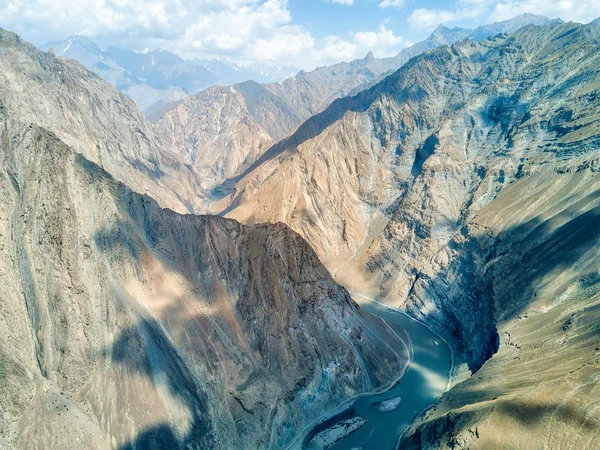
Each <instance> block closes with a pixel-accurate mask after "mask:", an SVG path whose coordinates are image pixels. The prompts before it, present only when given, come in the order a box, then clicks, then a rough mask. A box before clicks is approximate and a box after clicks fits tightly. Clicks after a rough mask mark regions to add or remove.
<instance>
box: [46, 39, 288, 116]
mask: <svg viewBox="0 0 600 450" xmlns="http://www.w3.org/2000/svg"><path fill="white" fill-rule="evenodd" d="M41 49H42V50H46V51H47V50H50V49H52V50H53V51H54V53H55V54H56V55H57V56H61V57H66V58H70V59H75V60H77V61H79V62H80V63H82V64H83V65H84V66H85V67H86V68H87V69H88V70H90V71H93V72H95V73H97V74H98V75H100V76H101V77H102V78H104V79H105V80H106V81H108V82H109V83H111V84H112V85H113V86H115V87H116V88H117V89H119V90H120V91H122V92H123V93H125V94H127V95H128V96H129V97H131V98H132V99H133V100H134V101H135V102H136V104H137V105H138V107H139V108H140V109H141V110H142V111H143V112H144V113H145V114H151V113H152V112H153V111H155V110H156V109H159V108H160V107H162V106H163V105H164V104H166V103H169V102H172V101H175V100H180V99H182V98H184V97H185V96H187V95H189V94H194V93H196V92H198V91H200V90H201V89H204V88H206V87H209V86H211V85H214V84H221V85H227V84H233V83H238V82H241V81H246V80H256V81H259V82H265V83H270V82H274V81H279V80H282V79H283V78H285V77H287V76H290V75H292V74H294V73H295V72H296V70H295V69H294V68H292V67H283V66H270V65H266V64H250V65H246V66H242V65H238V64H236V63H234V62H231V61H227V60H225V59H198V58H194V59H192V60H185V59H183V58H181V57H179V56H178V55H176V54H175V53H172V52H170V51H167V50H165V49H156V50H152V51H148V52H146V53H138V52H134V51H131V50H124V49H121V48H118V47H108V48H107V49H106V50H101V49H100V48H99V47H98V46H97V45H96V44H95V43H94V42H93V41H92V40H90V39H89V38H86V37H85V36H71V37H69V38H67V39H65V40H63V41H56V42H50V43H48V44H45V45H43V46H42V47H41Z"/></svg>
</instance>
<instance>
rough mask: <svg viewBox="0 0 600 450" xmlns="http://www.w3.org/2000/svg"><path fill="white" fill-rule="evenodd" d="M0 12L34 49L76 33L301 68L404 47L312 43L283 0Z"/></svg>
mask: <svg viewBox="0 0 600 450" xmlns="http://www.w3.org/2000/svg"><path fill="white" fill-rule="evenodd" d="M328 1H336V2H338V3H344V4H348V5H350V4H352V3H353V0H328ZM0 8H1V9H2V11H3V14H2V15H0V25H2V26H4V27H6V28H9V29H12V30H15V31H17V32H18V33H21V34H22V35H23V37H25V38H26V39H29V40H32V41H34V43H36V44H43V43H46V42H48V41H52V40H58V39H63V38H65V37H67V36H69V35H73V34H81V35H84V36H87V37H89V38H91V39H93V40H95V41H97V42H98V43H99V44H100V45H101V46H108V45H118V46H120V47H125V48H130V49H133V50H144V49H152V48H157V47H163V48H166V49H167V50H171V51H173V52H175V53H177V54H179V55H181V56H183V57H188V58H193V57H214V56H226V57H229V58H231V59H233V60H235V61H238V62H242V63H243V62H272V63H280V64H293V65H296V66H300V67H302V68H305V69H311V68H313V67H314V66H315V65H324V64H332V63H335V62H339V61H341V60H351V59H354V58H357V57H362V56H364V55H365V54H366V53H367V52H368V51H369V50H372V51H373V52H374V53H375V54H378V55H387V54H390V52H393V51H396V50H398V47H399V46H400V45H402V42H403V40H402V38H400V37H398V36H395V35H394V34H393V32H392V31H391V30H388V29H386V28H385V26H381V27H380V28H379V29H377V30H376V31H359V32H351V33H349V34H348V35H347V37H345V38H340V37H338V36H327V37H325V38H320V39H315V38H314V37H313V36H312V35H311V33H310V32H309V31H308V30H306V29H305V28H304V27H302V26H301V25H298V24H294V23H293V19H292V16H291V13H290V10H289V8H288V0H77V1H73V0H0Z"/></svg>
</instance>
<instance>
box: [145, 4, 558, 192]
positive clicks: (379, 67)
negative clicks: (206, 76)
mask: <svg viewBox="0 0 600 450" xmlns="http://www.w3.org/2000/svg"><path fill="white" fill-rule="evenodd" d="M549 21H550V20H549V19H547V18H545V17H541V16H535V15H531V14H527V15H523V16H519V17H517V18H515V19H512V20H508V21H505V22H499V23H494V24H489V25H486V26H481V27H478V28H476V29H474V30H468V29H464V28H453V29H450V28H447V27H444V26H440V27H438V28H437V29H436V30H435V31H434V32H433V33H432V35H431V36H430V37H429V38H428V39H426V40H425V41H423V42H419V43H417V44H414V45H413V46H411V47H408V48H406V49H403V50H402V51H401V52H400V53H399V54H398V55H396V56H394V57H392V58H381V59H378V58H374V57H373V54H372V53H369V54H368V55H367V57H366V58H364V59H359V60H355V61H351V62H349V63H340V64H336V65H333V66H327V67H319V68H317V69H316V70H314V71H312V72H304V71H301V72H299V73H298V74H297V75H295V76H293V77H290V78H287V79H286V80H284V81H282V82H279V83H273V84H267V85H264V84H259V83H255V82H248V83H240V84H236V85H234V86H232V87H231V88H225V87H217V86H215V87H212V88H209V89H207V90H206V91H203V92H200V93H198V94H197V95H195V96H191V97H187V98H186V99H184V100H182V101H180V102H176V103H174V104H172V105H167V106H166V107H165V108H164V109H162V110H158V111H157V112H156V113H155V114H153V115H152V116H151V118H153V119H155V120H156V129H157V131H158V132H159V134H160V135H161V136H162V137H163V138H164V139H165V140H166V141H167V142H169V143H171V144H172V145H173V146H174V147H175V148H176V149H177V150H178V151H179V153H180V154H181V155H182V156H184V157H186V158H187V160H188V161H189V163H190V164H192V165H194V166H195V167H196V168H197V169H198V170H200V171H201V172H202V173H203V175H204V177H205V178H206V179H208V180H210V182H209V183H211V185H212V186H217V185H218V184H220V183H221V182H223V181H224V180H226V179H228V178H232V177H235V176H237V175H239V174H240V173H242V172H243V171H244V170H245V169H247V168H248V167H249V166H250V165H251V164H252V163H253V162H254V161H256V159H257V158H258V157H259V156H260V155H262V154H263V153H264V152H265V151H266V150H267V149H268V148H269V147H270V146H271V145H273V144H274V143H275V142H277V141H279V140H281V139H283V138H285V137H287V136H289V135H290V134H291V133H292V132H293V131H294V130H295V129H296V128H297V127H298V126H299V125H300V124H301V123H302V122H304V121H305V120H307V119H308V118H309V117H311V116H313V115H314V114H316V113H319V112H321V111H322V110H323V109H325V108H326V107H327V106H329V104H330V103H331V102H332V101H333V100H335V99H337V98H340V97H344V96H346V95H348V94H355V93H357V92H359V91H361V90H363V89H365V88H367V87H368V86H369V85H371V84H373V83H375V82H376V81H380V80H381V79H382V78H384V77H385V76H386V75H388V74H390V73H391V72H392V71H394V70H397V69H398V68H400V67H401V66H402V65H403V64H405V63H406V62H408V61H409V60H410V59H411V58H413V57H414V56H416V55H419V54H421V53H423V52H425V51H427V50H431V49H433V48H436V47H439V46H440V45H446V44H452V43H453V42H457V41H459V40H462V39H465V38H467V37H473V38H474V39H476V40H482V39H485V38H487V37H489V36H494V35H496V34H498V33H500V32H510V31H515V30H517V29H518V28H521V27H522V26H524V25H526V24H528V23H535V24H539V25H541V24H545V23H548V22H549Z"/></svg>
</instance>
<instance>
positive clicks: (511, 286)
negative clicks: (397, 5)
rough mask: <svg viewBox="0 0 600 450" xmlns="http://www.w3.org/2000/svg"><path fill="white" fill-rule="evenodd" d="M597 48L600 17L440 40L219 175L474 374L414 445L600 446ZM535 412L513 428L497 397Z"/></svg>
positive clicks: (250, 217) (355, 287)
mask: <svg viewBox="0 0 600 450" xmlns="http://www.w3.org/2000/svg"><path fill="white" fill-rule="evenodd" d="M599 49H600V24H599V22H598V21H596V22H592V23H590V24H588V25H580V24H575V23H568V24H560V23H554V24H550V25H548V26H544V27H536V26H529V27H525V28H523V29H521V30H519V31H518V32H516V33H514V34H512V35H500V36H497V37H494V38H492V39H490V40H487V41H483V42H481V43H477V42H474V41H472V40H466V41H462V42H460V43H457V44H454V45H452V46H450V47H442V48H440V49H437V50H433V51H431V52H428V53H426V54H424V55H422V56H420V57H417V58H414V59H412V60H411V61H410V62H409V63H408V64H406V65H405V66H404V67H403V68H401V69H400V70H399V71H397V72H396V73H394V74H393V75H391V76H389V77H387V78H386V79H384V80H383V81H382V82H380V83H379V84H377V85H375V86H373V87H372V88H370V89H368V90H367V91H364V92H362V93H359V94H358V95H356V96H354V97H348V98H344V99H341V100H338V101H336V102H334V103H333V104H332V105H331V106H330V107H329V108H328V109H327V110H325V111H324V112H323V113H321V114H318V115H316V116H314V117H313V118H311V119H310V120H308V121H307V122H305V123H304V124H303V125H302V126H301V127H300V128H299V129H298V131H297V132H296V133H295V134H293V135H292V136H291V137H290V138H289V139H286V140H284V141H282V142H280V143H278V144H277V145H275V146H273V147H272V148H271V149H270V150H269V151H267V153H265V155H264V156H263V157H262V158H261V159H259V160H258V161H257V163H256V164H255V165H254V166H253V167H251V169H250V170H248V171H247V172H245V173H244V174H243V175H242V176H241V177H240V179H239V181H237V183H236V184H234V185H229V186H227V184H225V187H226V188H227V189H230V190H231V192H232V195H231V197H229V198H228V199H226V200H225V201H224V202H223V203H222V207H223V212H224V213H225V214H227V215H228V216H230V217H234V218H237V219H239V220H241V221H242V222H246V223H259V222H265V221H267V222H268V221H273V222H275V221H283V222H285V223H287V224H289V225H290V226H291V227H292V228H293V229H295V230H296V231H298V233H300V234H301V235H302V236H303V237H305V238H306V240H307V241H308V242H309V243H310V244H311V245H312V246H313V248H314V249H315V250H316V251H317V253H318V254H319V256H320V257H321V259H322V260H323V261H324V263H325V265H326V266H327V267H328V268H329V270H330V271H331V272H332V273H333V274H334V275H335V278H336V279H337V280H338V281H340V282H341V283H342V284H344V285H345V286H347V287H348V288H349V289H350V290H351V291H353V292H361V293H363V294H365V295H367V296H370V297H374V298H378V299H379V300H380V301H383V302H386V303H387V304H389V305H392V306H396V307H399V308H402V309H404V310H407V311H409V312H410V313H411V314H414V315H416V316H417V317H421V318H423V319H424V320H425V321H426V322H427V323H429V324H432V325H433V326H434V327H435V328H436V329H437V330H438V331H441V332H442V333H444V334H445V335H446V336H447V337H448V338H449V340H450V342H451V343H452V344H453V345H454V346H455V356H456V362H457V366H456V373H455V375H456V377H455V383H460V382H461V381H462V380H464V379H465V378H466V377H467V376H468V373H469V372H476V373H475V375H474V376H473V377H472V378H469V379H468V381H465V382H464V383H460V384H457V385H456V386H455V387H454V388H453V389H452V390H451V391H450V392H449V393H448V394H447V395H446V396H445V397H444V399H443V401H442V403H441V404H440V407H438V409H437V410H436V411H437V412H436V413H431V414H430V415H429V416H428V418H425V419H423V423H421V424H417V425H415V428H414V429H413V431H412V433H411V434H409V435H407V437H406V439H410V442H411V443H412V445H413V446H414V448H419V446H421V448H423V447H424V448H438V447H442V448H470V446H471V445H478V446H479V447H478V448H507V447H509V448H510V447H511V446H514V447H516V448H521V447H525V448H530V447H527V445H528V444H527V445H526V444H524V441H523V439H530V440H532V439H534V440H532V441H531V442H538V443H539V447H542V448H543V446H544V444H543V443H544V442H546V445H549V444H547V443H548V442H553V444H552V445H553V446H549V448H562V446H564V445H565V442H566V440H567V439H568V437H564V438H561V436H563V435H566V436H569V435H570V434H572V433H576V435H577V436H579V437H578V438H577V439H581V441H578V442H583V443H588V444H589V445H591V447H592V448H594V446H597V445H598V444H597V442H596V441H594V439H596V437H595V436H596V435H597V430H598V428H597V426H596V425H594V422H593V415H594V411H596V408H597V406H598V396H597V395H598V394H597V392H596V390H595V386H594V385H595V378H594V377H595V375H593V374H594V372H595V371H597V369H598V367H597V364H598V360H597V351H596V350H594V349H595V348H596V347H597V345H598V341H599V337H598V330H597V327H596V326H595V325H594V324H595V321H594V319H593V317H594V314H595V313H594V312H593V311H595V308H596V306H595V304H596V302H597V297H596V288H597V280H596V275H595V274H596V272H597V271H598V269H599V268H600V267H599V265H598V260H597V248H598V246H597V244H598V242H597V237H598V235H597V232H596V229H597V225H598V223H597V220H596V212H595V211H596V209H597V204H596V198H597V195H596V192H595V190H596V189H597V177H596V173H597V169H598V153H597V148H598V136H599V134H600V122H599V117H600V116H598V114H597V110H598V108H599V107H600V106H599V104H598V98H599V97H598V89H599V88H600V83H599V80H600V72H599V70H600V69H599V68H600V65H599V61H598V55H599V54H600V53H599V52H598V50H599ZM525 316H527V317H526V318H525V319H523V318H524V317H525ZM569 317H572V321H571V322H569ZM587 318H589V322H588V319H587ZM575 323H579V324H580V326H577V325H574V324H575ZM542 325H544V326H542ZM563 326H564V327H565V330H567V329H570V330H572V331H571V332H570V333H571V334H567V335H566V336H567V337H565V331H564V330H563ZM507 333H508V334H507ZM529 333H531V334H529ZM580 333H581V334H580ZM524 334H526V337H524V336H523V335H524ZM509 336H510V338H509ZM516 336H519V338H516ZM521 336H523V338H521ZM570 336H574V341H569V338H570ZM511 339H512V340H511ZM538 346H539V347H538ZM517 347H518V348H517ZM515 348H517V350H518V352H515ZM521 351H522V352H523V355H521V353H520V352H521ZM493 355H494V356H493ZM490 358H491V359H490ZM513 358H517V359H514V364H513ZM519 358H520V359H519ZM561 358H564V361H563V360H561ZM558 360H561V361H562V362H561V364H558V363H557V361H558ZM486 361H487V362H486ZM534 362H536V364H537V365H534ZM525 367H528V368H530V369H528V370H526V369H525ZM534 367H535V368H536V369H533V368H534ZM581 367H583V368H582V369H581V370H579V369H580V368H581ZM559 368H560V369H559ZM571 371H575V372H574V374H569V373H570V372H571ZM541 372H543V375H539V373H541ZM541 380H543V381H544V383H545V384H544V385H541V386H540V387H537V383H538V382H539V381H541ZM528 387H529V388H530V389H532V391H529V390H527V388H528ZM583 391H584V392H585V395H587V400H586V401H585V402H582V401H580V400H579V397H578V396H577V395H575V394H576V393H578V392H583ZM525 393H528V394H530V397H528V396H526V395H525ZM503 396H504V399H503V400H500V399H501V398H503ZM538 406H539V407H540V408H541V409H540V410H535V411H541V413H540V414H539V421H538V420H531V421H530V422H529V423H527V422H525V423H522V424H521V428H518V427H516V428H514V432H512V431H511V433H505V432H504V431H503V430H504V428H503V423H504V420H505V419H506V414H504V413H503V412H502V411H503V409H502V408H513V407H514V408H517V412H515V414H516V415H517V416H518V414H521V415H522V417H526V416H527V415H528V413H527V408H528V407H529V408H533V409H535V408H537V407H538ZM561 408H564V409H563V410H561ZM569 408H570V409H571V411H572V413H573V414H571V415H570V416H569V417H566V416H565V415H564V413H563V412H561V411H564V410H566V409H569ZM504 411H506V410H504ZM510 411H513V410H510V409H509V412H510ZM519 411H521V413H519ZM536 414H537V413H536ZM550 417H552V418H553V419H552V420H555V419H554V418H556V421H562V422H560V423H561V425H560V426H559V425H557V422H556V421H554V422H552V421H551V423H552V424H553V425H552V426H553V427H554V426H555V427H556V430H554V428H553V429H552V436H555V438H553V439H558V441H544V439H545V437H546V434H547V432H548V428H547V427H546V424H547V421H546V419H549V418H550ZM577 423H579V424H580V425H577ZM586 423H587V424H588V425H587V428H586V426H585V424H586ZM419 425H420V426H419ZM465 427H466V428H465ZM582 427H583V428H582ZM475 429H477V430H478V431H477V433H478V434H479V440H477V439H476V438H477V433H475ZM525 429H528V430H529V434H525V433H524V430H525ZM468 430H471V431H468ZM559 430H560V431H559ZM585 430H588V431H589V432H588V431H585ZM555 433H556V434H555ZM561 433H562V434H561ZM482 436H484V437H482ZM525 436H527V437H525ZM532 436H533V437H532ZM535 439H537V440H535ZM560 439H565V441H560ZM477 442H478V443H477ZM536 445H537V444H536ZM444 446H446V447H444ZM534 448H537V447H535V445H534Z"/></svg>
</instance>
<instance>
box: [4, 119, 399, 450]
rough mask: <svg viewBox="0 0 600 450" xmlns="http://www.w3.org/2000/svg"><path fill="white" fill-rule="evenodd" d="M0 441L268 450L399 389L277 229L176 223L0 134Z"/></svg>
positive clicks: (320, 270)
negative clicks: (383, 390) (368, 395)
mask: <svg viewBox="0 0 600 450" xmlns="http://www.w3.org/2000/svg"><path fill="white" fill-rule="evenodd" d="M0 143H1V147H0V148H1V152H0V155H1V161H0V199H1V200H0V201H1V203H0V211H1V212H0V218H1V221H0V253H1V259H2V261H3V264H2V267H1V269H0V295H1V296H2V304H1V306H0V329H2V333H0V374H1V375H2V376H1V377H0V391H1V392H2V393H3V394H2V396H0V410H1V411H2V415H1V416H0V439H1V440H0V442H1V443H2V445H3V446H7V447H9V448H11V447H13V446H14V447H17V448H53V449H57V448H65V449H66V448H124V449H125V448H215V449H220V448H223V449H227V448H282V447H284V446H285V445H286V444H287V443H289V442H290V441H291V440H292V439H293V438H294V437H295V436H296V434H297V433H298V431H299V430H300V429H302V428H303V427H304V426H305V425H306V424H308V423H309V422H310V421H312V420H314V419H315V417H317V416H318V415H319V414H321V413H322V412H324V411H325V410H327V409H328V408H331V407H334V406H336V405H337V404H338V403H339V402H341V401H343V400H346V399H348V398H349V397H350V396H352V395H355V394H357V393H359V392H362V391H365V390H369V389H373V388H376V387H382V386H383V385H385V384H386V383H389V382H390V381H391V380H392V379H394V378H395V377H397V376H398V374H399V373H401V370H402V369H403V367H404V365H405V363H406V361H407V355H406V354H404V353H402V352H403V350H402V349H403V348H404V347H403V346H402V345H401V343H400V342H398V340H397V338H396V337H394V334H393V333H391V332H390V331H389V330H387V329H386V327H385V326H384V325H383V324H382V323H381V322H379V321H378V320H376V319H374V318H368V317H366V316H365V315H363V314H362V313H361V312H360V310H359V309H358V307H357V305H356V304H355V303H354V302H353V301H352V300H351V299H350V297H349V296H348V294H347V292H346V291H345V290H344V289H343V288H341V287H340V286H338V285H337V284H336V283H335V282H334V281H333V280H332V278H331V277H330V275H329V274H328V272H327V270H326V269H325V268H324V267H323V266H322V265H321V264H320V262H319V260H318V259H317V257H316V255H315V253H314V251H313V250H312V249H311V248H310V247H309V246H308V245H307V244H306V243H305V242H304V241H303V239H302V238H301V237H300V236H298V235H297V234H296V233H294V232H293V231H291V230H290V229H289V228H288V227H287V226H285V225H283V224H276V225H259V226H252V227H248V226H243V225H240V224H239V223H237V222H235V221H233V220H229V219H223V218H219V217H208V216H193V215H180V214H177V213H175V212H173V211H171V210H167V209H161V208H160V207H159V206H158V204H157V203H156V202H155V201H154V200H152V199H150V198H149V197H147V196H144V195H140V194H137V193H135V192H133V191H132V190H130V189H129V188H128V187H126V186H125V185H124V184H122V183H120V182H118V181H116V180H115V179H114V178H113V177H112V176H111V175H109V174H108V172H106V171H105V170H103V169H102V168H100V167H99V166H98V165H96V164H95V163H92V162H91V161H89V160H87V159H85V158H84V157H83V156H82V155H80V154H77V153H76V152H75V151H73V150H72V149H71V148H69V147H68V146H67V145H66V144H64V143H63V142H62V141H60V140H59V139H58V138H57V137H56V136H55V135H54V134H52V133H50V132H48V131H47V130H44V129H42V128H39V127H36V126H33V125H25V124H22V123H21V122H19V121H15V120H13V119H11V118H10V117H8V116H7V115H6V114H5V113H2V115H1V120H0Z"/></svg>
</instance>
